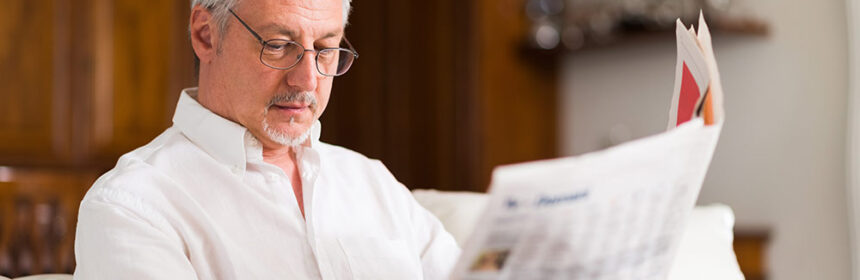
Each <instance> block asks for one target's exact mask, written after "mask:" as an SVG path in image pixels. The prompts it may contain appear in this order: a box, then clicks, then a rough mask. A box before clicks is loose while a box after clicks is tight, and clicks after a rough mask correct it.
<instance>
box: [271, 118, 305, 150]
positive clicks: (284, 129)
mask: <svg viewBox="0 0 860 280" xmlns="http://www.w3.org/2000/svg"><path fill="white" fill-rule="evenodd" d="M310 127H311V125H306V124H297V123H292V124H279V125H269V124H268V123H267V122H266V121H263V130H264V132H265V133H266V136H268V138H269V140H271V141H272V142H275V143H277V144H281V145H284V146H291V147H295V146H300V145H302V144H304V143H305V142H307V140H308V138H309V137H310V131H311V130H310Z"/></svg>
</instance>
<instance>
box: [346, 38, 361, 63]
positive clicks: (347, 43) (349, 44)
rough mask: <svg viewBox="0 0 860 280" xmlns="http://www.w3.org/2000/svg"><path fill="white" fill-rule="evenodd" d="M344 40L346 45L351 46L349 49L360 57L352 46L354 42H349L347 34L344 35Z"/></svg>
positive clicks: (356, 56)
mask: <svg viewBox="0 0 860 280" xmlns="http://www.w3.org/2000/svg"><path fill="white" fill-rule="evenodd" d="M343 41H344V42H346V46H347V47H349V50H351V51H352V53H353V54H355V58H358V51H356V50H355V48H354V47H353V46H352V43H350V42H349V39H347V38H346V36H343Z"/></svg>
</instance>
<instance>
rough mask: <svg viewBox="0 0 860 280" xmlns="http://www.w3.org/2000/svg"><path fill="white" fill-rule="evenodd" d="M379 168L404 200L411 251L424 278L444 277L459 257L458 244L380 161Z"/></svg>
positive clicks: (446, 276)
mask: <svg viewBox="0 0 860 280" xmlns="http://www.w3.org/2000/svg"><path fill="white" fill-rule="evenodd" d="M378 165H379V167H380V168H381V169H382V171H383V172H384V173H383V174H385V176H387V177H388V178H389V179H390V180H391V181H392V182H393V184H395V185H396V186H394V187H395V188H396V189H397V192H398V194H399V196H400V197H401V198H402V201H404V202H405V203H406V209H408V213H409V214H408V215H409V219H410V220H411V221H412V229H413V231H412V233H413V240H414V246H415V250H416V251H417V252H418V253H419V254H420V257H421V265H422V268H423V272H424V279H426V280H435V279H448V278H449V276H450V273H451V271H452V270H453V269H454V265H456V263H457V260H458V259H459V257H460V246H458V245H457V241H456V240H455V239H454V237H453V236H452V235H451V234H450V233H448V231H446V230H445V226H443V225H442V222H440V221H439V219H438V218H437V217H436V216H435V215H433V213H431V212H430V211H429V210H427V209H425V208H424V207H423V206H421V204H419V203H418V201H417V200H415V197H414V196H412V192H410V191H409V189H408V188H406V186H404V185H403V184H401V183H400V182H398V181H397V179H395V178H394V175H392V174H391V172H390V171H388V169H387V168H385V165H383V164H382V163H381V162H378Z"/></svg>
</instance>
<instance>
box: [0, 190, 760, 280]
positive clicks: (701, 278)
mask: <svg viewBox="0 0 860 280" xmlns="http://www.w3.org/2000/svg"><path fill="white" fill-rule="evenodd" d="M412 193H413V195H414V196H415V199H416V200H418V203H420V204H421V205H423V206H424V207H425V208H427V209H428V210H430V212H432V213H433V214H435V215H436V216H437V217H439V220H441V221H442V223H443V224H444V225H445V229H447V230H448V231H449V232H450V233H451V234H452V235H453V236H454V239H456V240H457V242H458V243H459V244H460V246H463V244H464V242H466V238H468V237H469V234H470V233H472V230H473V229H474V228H475V224H476V221H477V220H478V218H479V216H480V215H481V214H482V211H484V208H485V207H486V205H487V200H488V196H487V195H486V194H482V193H471V192H441V191H435V190H415V191H413V192H412ZM734 222H735V218H734V214H733V213H732V210H731V209H730V208H729V207H728V206H725V205H709V206H700V207H696V208H695V209H694V210H693V213H692V215H690V220H689V221H688V222H687V228H686V229H685V233H684V237H683V238H682V239H681V246H680V248H679V250H678V255H677V256H676V257H675V263H674V264H673V266H672V271H671V272H670V274H669V279H670V280H689V279H697V280H711V279H713V280H734V279H744V277H743V274H741V271H740V268H739V267H738V262H737V258H736V257H735V253H734V251H733V250H732V239H733V236H734V235H733V233H732V227H733V226H734ZM7 279H8V278H5V277H2V276H0V280H7ZM71 279H72V276H71V275H67V274H46V275H33V276H27V277H21V278H15V279H14V280H71Z"/></svg>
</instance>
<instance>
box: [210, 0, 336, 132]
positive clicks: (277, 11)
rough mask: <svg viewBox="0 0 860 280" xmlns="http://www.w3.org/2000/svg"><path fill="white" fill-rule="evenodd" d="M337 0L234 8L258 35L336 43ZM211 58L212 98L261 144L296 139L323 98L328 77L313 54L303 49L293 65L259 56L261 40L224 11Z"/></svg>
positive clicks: (278, 0)
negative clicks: (272, 63)
mask: <svg viewBox="0 0 860 280" xmlns="http://www.w3.org/2000/svg"><path fill="white" fill-rule="evenodd" d="M341 5H342V2H341V0H243V1H240V3H239V5H238V6H237V7H235V9H234V11H235V12H236V14H237V15H238V16H239V17H241V18H242V19H243V20H244V21H245V23H247V24H248V26H250V27H251V28H252V29H253V30H254V31H256V32H257V33H258V34H260V36H261V37H262V38H263V40H272V39H285V40H292V41H296V42H298V43H299V44H301V45H303V46H304V47H305V48H306V49H322V48H327V47H338V44H339V42H340V40H341V38H342V37H343V15H342V12H343V7H342V6H341ZM228 21H229V23H228V25H229V27H228V28H227V30H226V31H225V32H222V34H223V36H224V38H223V40H221V41H220V43H219V44H220V48H219V49H218V52H217V55H216V56H215V58H213V59H212V62H211V65H210V67H211V70H212V71H214V73H213V75H212V76H213V77H218V78H216V79H217V80H216V81H212V82H213V83H214V84H215V85H216V86H218V87H219V89H218V91H219V92H221V93H220V94H217V95H216V97H214V98H220V99H222V100H218V101H216V102H217V103H219V104H221V105H220V107H222V109H224V110H223V111H226V112H219V113H221V114H224V115H226V116H225V117H227V118H230V119H232V120H234V121H236V122H238V123H240V124H242V125H243V126H245V127H246V128H248V129H249V130H250V131H251V133H252V134H254V136H256V137H257V139H260V140H261V141H263V142H264V144H270V145H290V146H294V145H297V144H301V143H300V142H303V140H304V138H302V136H304V135H307V133H308V131H309V129H310V127H311V126H312V125H313V123H314V121H316V120H317V119H318V118H319V117H320V115H321V114H322V112H323V110H324V109H325V107H326V104H328V99H329V95H330V93H331V86H332V78H331V77H326V76H323V75H321V74H320V73H319V72H318V71H317V68H316V64H315V63H316V62H315V59H314V54H313V53H312V52H305V54H304V57H303V58H302V59H301V61H299V62H298V64H296V65H295V66H294V67H293V68H291V69H288V70H278V69H273V68H270V67H268V66H266V65H264V64H263V63H261V62H260V50H261V48H262V45H261V44H260V43H259V41H257V40H256V39H255V38H254V36H253V35H251V33H250V32H248V31H247V30H245V28H244V27H243V26H242V24H241V23H239V21H238V20H237V19H236V18H234V17H232V15H230V18H229V19H228Z"/></svg>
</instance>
